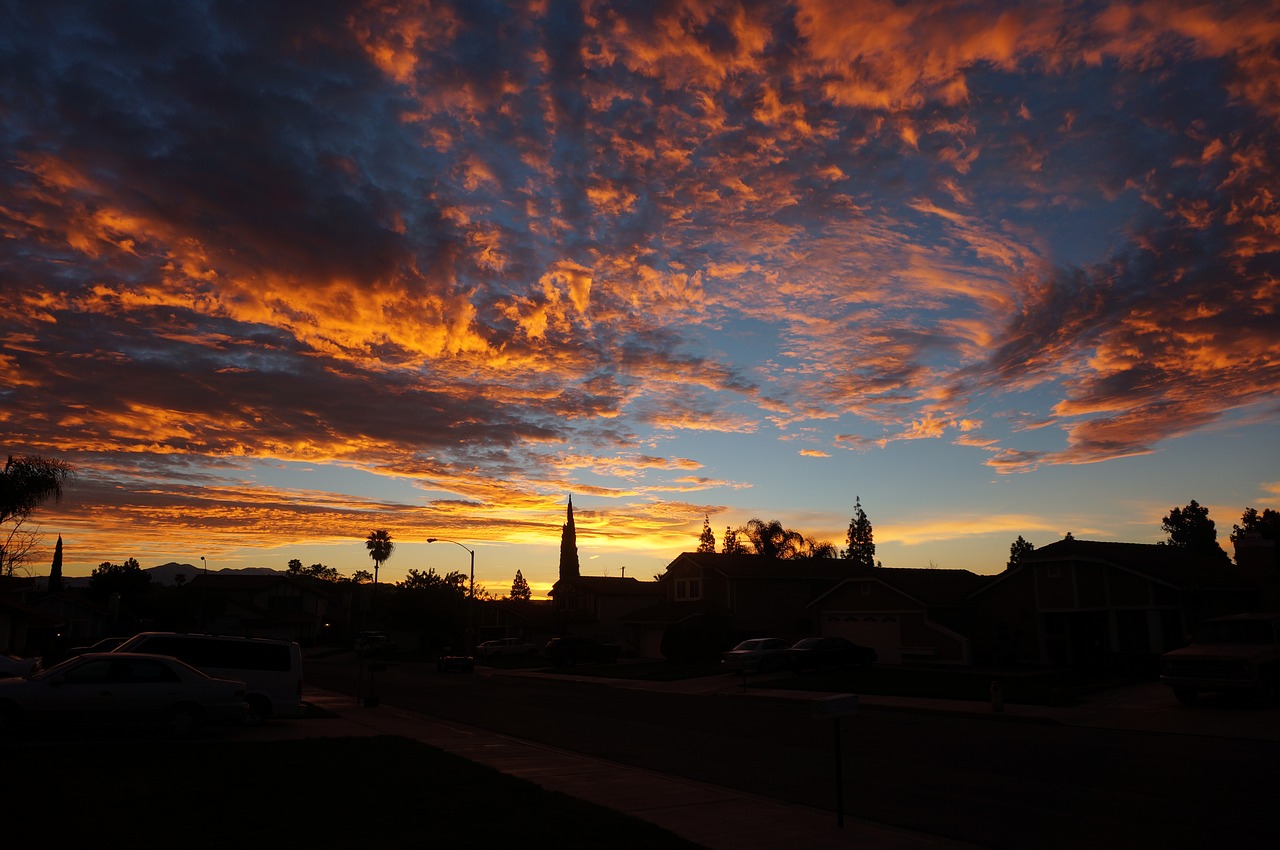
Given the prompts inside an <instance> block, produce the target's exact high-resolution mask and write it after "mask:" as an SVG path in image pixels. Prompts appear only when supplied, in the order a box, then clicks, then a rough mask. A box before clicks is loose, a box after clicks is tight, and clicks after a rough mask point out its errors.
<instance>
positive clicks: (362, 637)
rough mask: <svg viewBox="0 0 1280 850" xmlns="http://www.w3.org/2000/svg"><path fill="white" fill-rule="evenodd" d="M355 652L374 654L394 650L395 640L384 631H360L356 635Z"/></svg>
mask: <svg viewBox="0 0 1280 850" xmlns="http://www.w3.org/2000/svg"><path fill="white" fill-rule="evenodd" d="M355 650H356V652H363V653H364V654H365V655H376V654H378V653H381V652H395V651H396V642H395V640H394V639H392V637H391V635H389V634H387V633H386V632H361V633H360V634H358V635H356V643H355Z"/></svg>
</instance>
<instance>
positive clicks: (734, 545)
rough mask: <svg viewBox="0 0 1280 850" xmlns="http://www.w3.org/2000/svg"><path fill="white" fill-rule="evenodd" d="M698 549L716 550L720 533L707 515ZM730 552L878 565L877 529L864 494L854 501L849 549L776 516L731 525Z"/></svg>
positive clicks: (726, 547) (727, 546) (728, 533)
mask: <svg viewBox="0 0 1280 850" xmlns="http://www.w3.org/2000/svg"><path fill="white" fill-rule="evenodd" d="M695 551H698V552H715V551H716V535H715V532H713V531H712V530H711V518H710V517H704V518H703V521H702V534H701V535H700V536H699V538H698V548H697V549H696V550H695ZM720 551H721V552H722V553H723V554H726V555H764V556H765V557H767V558H778V559H781V560H784V561H795V560H801V559H807V558H844V559H846V560H850V561H854V562H855V563H856V564H857V565H859V566H864V567H874V566H876V544H875V531H874V530H873V529H872V527H871V520H869V519H868V518H867V512H866V511H864V510H863V509H862V497H861V496H859V497H857V498H856V499H855V500H854V507H853V517H852V518H851V519H850V520H849V531H848V534H847V535H846V537H845V548H844V549H839V548H837V547H836V545H835V544H834V543H828V542H825V541H821V540H815V539H814V538H812V537H809V536H807V535H805V534H802V533H801V532H799V531H795V530H793V529H789V528H786V527H785V526H783V525H782V523H781V522H779V521H778V520H776V519H771V520H762V519H759V518H754V519H751V520H750V521H748V522H747V524H746V525H743V526H739V527H738V528H734V527H733V526H729V527H727V528H726V529H725V532H724V543H723V548H721V550H720Z"/></svg>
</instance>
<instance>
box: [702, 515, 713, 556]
mask: <svg viewBox="0 0 1280 850" xmlns="http://www.w3.org/2000/svg"><path fill="white" fill-rule="evenodd" d="M697 551H699V552H714V551H716V535H715V532H714V531H712V530H711V517H709V516H707V517H703V519H702V536H701V537H699V538H698V549H697Z"/></svg>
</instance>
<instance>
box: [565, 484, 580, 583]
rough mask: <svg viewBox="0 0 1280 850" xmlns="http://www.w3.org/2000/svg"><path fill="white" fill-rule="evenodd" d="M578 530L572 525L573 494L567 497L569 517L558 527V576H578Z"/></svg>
mask: <svg viewBox="0 0 1280 850" xmlns="http://www.w3.org/2000/svg"><path fill="white" fill-rule="evenodd" d="M580 575H582V572H581V568H580V567H579V566H578V530H577V529H576V528H575V527H574V525H573V496H570V497H569V518H568V520H567V521H566V522H565V524H564V525H563V526H562V527H561V529H560V578H562V579H566V578H578V577H579V576H580Z"/></svg>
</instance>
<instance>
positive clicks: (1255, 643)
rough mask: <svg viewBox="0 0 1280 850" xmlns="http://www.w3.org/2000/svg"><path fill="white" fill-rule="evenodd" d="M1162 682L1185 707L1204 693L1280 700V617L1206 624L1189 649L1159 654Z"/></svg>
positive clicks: (1257, 616) (1237, 617)
mask: <svg viewBox="0 0 1280 850" xmlns="http://www.w3.org/2000/svg"><path fill="white" fill-rule="evenodd" d="M1160 681H1161V682H1163V683H1164V684H1166V685H1168V686H1169V687H1171V688H1172V689H1173V695H1174V696H1175V697H1177V699H1178V702H1181V703H1182V704H1183V705H1192V704H1194V703H1195V702H1197V701H1198V700H1199V698H1200V694H1201V693H1204V692H1217V693H1227V692H1234V693H1244V694H1251V695H1255V696H1258V697H1262V698H1264V699H1268V698H1270V699H1275V698H1277V697H1280V613H1275V614H1233V615H1231V616H1228V617H1215V618H1213V619H1211V620H1205V621H1204V622H1203V623H1201V624H1200V625H1199V627H1197V628H1196V630H1195V633H1194V634H1193V635H1192V637H1191V644H1190V645H1189V646H1184V647H1182V648H1181V649H1175V650H1173V651H1172V652H1166V653H1165V654H1164V655H1162V656H1160Z"/></svg>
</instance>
